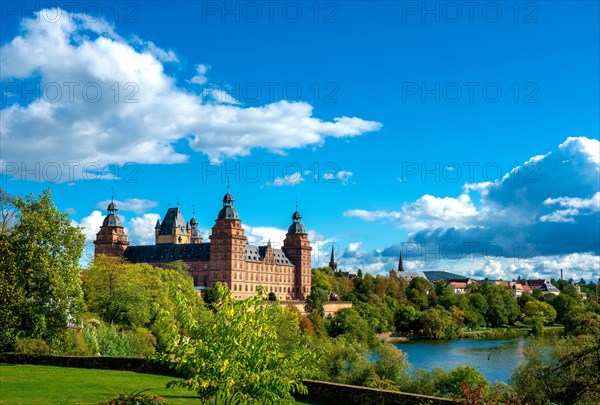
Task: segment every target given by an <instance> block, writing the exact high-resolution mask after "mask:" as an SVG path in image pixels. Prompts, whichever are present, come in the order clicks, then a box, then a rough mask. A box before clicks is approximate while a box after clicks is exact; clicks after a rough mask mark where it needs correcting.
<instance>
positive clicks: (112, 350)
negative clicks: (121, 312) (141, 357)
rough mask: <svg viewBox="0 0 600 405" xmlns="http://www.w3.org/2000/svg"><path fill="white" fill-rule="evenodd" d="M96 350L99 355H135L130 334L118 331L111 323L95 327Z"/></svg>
mask: <svg viewBox="0 0 600 405" xmlns="http://www.w3.org/2000/svg"><path fill="white" fill-rule="evenodd" d="M96 336H97V339H98V351H99V353H100V355H101V356H112V357H136V356H137V353H136V351H135V349H134V348H133V345H132V344H131V339H130V336H128V334H127V333H125V332H124V331H118V330H117V328H115V327H114V326H113V325H107V326H106V325H102V326H100V327H98V328H97V329H96Z"/></svg>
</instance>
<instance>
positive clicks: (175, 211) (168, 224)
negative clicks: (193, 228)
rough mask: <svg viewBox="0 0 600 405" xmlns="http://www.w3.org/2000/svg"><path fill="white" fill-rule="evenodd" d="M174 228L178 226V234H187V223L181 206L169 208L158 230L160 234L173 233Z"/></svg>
mask: <svg viewBox="0 0 600 405" xmlns="http://www.w3.org/2000/svg"><path fill="white" fill-rule="evenodd" d="M173 228H177V234H182V235H183V234H186V223H185V221H184V220H183V216H182V215H181V211H179V208H169V209H168V210H167V213H166V214H165V217H164V218H163V221H162V223H161V224H160V229H159V231H158V234H159V235H172V234H173Z"/></svg>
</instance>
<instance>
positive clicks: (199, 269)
mask: <svg viewBox="0 0 600 405" xmlns="http://www.w3.org/2000/svg"><path fill="white" fill-rule="evenodd" d="M233 202H234V200H233V196H232V195H231V194H230V193H229V190H227V194H226V195H225V196H224V197H223V208H222V209H221V210H220V211H219V213H218V215H217V219H216V221H215V225H214V226H213V227H212V230H211V235H210V237H209V239H210V242H204V241H203V240H202V237H201V235H200V231H199V230H198V221H197V220H196V218H195V217H193V218H192V219H191V220H190V221H189V222H187V223H186V222H185V221H184V220H183V216H182V215H181V212H180V211H179V208H169V209H168V210H167V212H166V214H165V216H164V218H163V220H162V222H160V221H157V223H156V227H155V244H154V245H147V246H129V242H128V241H127V235H126V234H125V232H124V230H123V226H122V224H121V221H120V219H119V216H118V214H117V213H118V210H117V206H116V204H115V203H114V202H111V203H110V204H109V205H108V213H107V215H106V218H104V222H103V223H102V226H101V227H100V231H99V232H98V233H97V234H96V240H95V241H94V245H95V254H96V255H99V254H106V255H111V256H123V257H124V258H126V259H127V260H128V261H129V262H131V263H149V264H151V265H154V266H159V267H160V266H165V265H167V264H169V263H171V262H174V261H177V260H182V261H183V262H185V263H186V264H187V265H188V267H189V273H190V275H191V276H192V277H193V279H194V286H195V287H196V288H197V289H199V290H202V289H204V288H206V287H213V286H214V285H215V284H216V283H217V282H222V283H225V284H227V285H228V286H229V289H230V290H231V292H232V294H233V296H234V297H235V298H237V299H244V298H248V297H251V296H253V295H254V294H255V293H256V289H257V287H258V286H261V285H262V286H264V287H265V288H266V290H267V292H269V293H274V294H275V295H276V297H277V299H279V300H304V299H305V298H306V297H307V296H308V295H309V294H310V288H311V246H310V241H309V240H308V234H307V233H306V230H305V229H304V226H303V225H302V223H301V219H302V215H300V213H299V212H298V207H296V211H295V212H294V213H293V215H292V224H291V225H290V227H289V228H288V231H287V234H286V236H285V240H284V241H283V247H282V248H281V249H280V248H276V247H273V246H272V245H271V241H269V242H268V243H267V244H266V245H263V246H255V245H251V244H249V243H248V240H247V239H246V236H245V235H244V228H242V225H241V221H240V218H239V215H238V212H237V211H236V209H235V208H234V207H233Z"/></svg>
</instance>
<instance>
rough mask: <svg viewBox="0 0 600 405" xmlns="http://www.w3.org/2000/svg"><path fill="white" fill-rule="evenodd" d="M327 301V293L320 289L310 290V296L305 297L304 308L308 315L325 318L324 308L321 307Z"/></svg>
mask: <svg viewBox="0 0 600 405" xmlns="http://www.w3.org/2000/svg"><path fill="white" fill-rule="evenodd" d="M328 299H329V292H327V291H326V290H324V289H322V288H318V287H317V288H313V289H311V290H310V295H309V296H308V297H306V303H305V304H304V305H305V308H306V312H308V313H309V314H312V313H313V312H314V313H317V314H319V315H320V316H321V317H323V316H325V308H324V307H323V305H324V304H325V303H326V302H327V300H328Z"/></svg>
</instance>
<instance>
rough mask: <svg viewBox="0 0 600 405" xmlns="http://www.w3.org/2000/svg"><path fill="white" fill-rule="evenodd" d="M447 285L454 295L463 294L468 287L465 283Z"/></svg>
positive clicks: (454, 282) (457, 282) (456, 282)
mask: <svg viewBox="0 0 600 405" xmlns="http://www.w3.org/2000/svg"><path fill="white" fill-rule="evenodd" d="M448 285H449V286H450V287H452V288H453V289H454V292H455V293H456V294H464V293H465V292H467V288H468V287H469V283H468V282H467V281H450V282H449V283H448Z"/></svg>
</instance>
